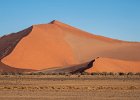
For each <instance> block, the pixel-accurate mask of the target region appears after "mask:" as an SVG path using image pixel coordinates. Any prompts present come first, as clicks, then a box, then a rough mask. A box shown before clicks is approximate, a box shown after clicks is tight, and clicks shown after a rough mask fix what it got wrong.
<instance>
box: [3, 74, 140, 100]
mask: <svg viewBox="0 0 140 100" xmlns="http://www.w3.org/2000/svg"><path fill="white" fill-rule="evenodd" d="M139 94H140V75H139V74H135V75H131V74H129V75H126V74H118V75H117V74H116V75H103V74H100V75H0V100H19V99H20V100H25V99H26V100H93V99H94V100H95V99H99V100H102V99H115V100H116V99H117V100H119V99H121V100H139V99H140V95H139Z"/></svg>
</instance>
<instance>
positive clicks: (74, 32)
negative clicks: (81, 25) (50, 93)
mask: <svg viewBox="0 0 140 100" xmlns="http://www.w3.org/2000/svg"><path fill="white" fill-rule="evenodd" d="M14 38H16V39H14ZM14 38H12V36H10V35H8V36H5V37H2V38H0V52H1V53H0V58H1V62H2V63H3V64H5V65H8V66H11V67H15V68H22V69H35V70H43V69H45V70H46V69H53V68H54V69H56V67H57V68H60V69H63V68H65V67H66V68H69V67H70V66H71V67H73V66H75V67H77V65H79V66H81V64H84V63H87V62H89V63H90V61H92V60H94V59H96V58H98V57H99V60H97V62H96V60H95V62H93V67H92V68H91V69H89V72H92V71H97V70H96V69H98V71H115V72H116V71H121V72H129V71H133V72H139V71H140V66H139V63H140V43H139V42H127V41H121V40H116V39H111V38H107V37H103V36H98V35H93V34H90V33H88V32H84V31H82V30H79V29H77V28H74V27H72V26H69V25H67V24H64V23H61V22H59V21H52V22H51V23H49V24H39V25H33V26H31V27H30V28H28V29H25V30H24V31H21V32H18V33H15V37H14ZM9 40H11V41H9ZM16 40H17V41H16ZM7 41H9V42H7ZM9 47H10V48H9ZM7 48H8V49H7ZM100 59H101V60H100ZM112 59H115V63H112V61H114V60H112ZM110 62H111V66H109V64H110ZM94 63H95V66H94ZM100 63H101V64H100ZM104 64H105V66H104ZM101 65H102V67H101ZM86 66H87V64H86ZM114 66H115V67H114ZM117 66H118V67H117ZM126 66H127V68H126ZM84 67H85V66H84ZM79 68H81V67H79ZM87 68H89V67H87ZM70 69H71V68H70ZM132 69H133V70H132Z"/></svg>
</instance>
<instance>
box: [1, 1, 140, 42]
mask: <svg viewBox="0 0 140 100" xmlns="http://www.w3.org/2000/svg"><path fill="white" fill-rule="evenodd" d="M54 19H55V20H59V21H61V22H64V23H67V24H69V25H72V26H75V27H77V28H80V29H82V30H85V31H88V32H91V33H94V34H97V35H103V36H106V37H111V38H116V39H121V40H128V41H140V0H0V35H1V36H2V35H4V34H8V33H12V32H17V31H20V30H22V29H24V28H27V27H29V26H31V25H32V24H40V23H48V22H50V21H52V20H54Z"/></svg>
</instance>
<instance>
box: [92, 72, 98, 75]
mask: <svg viewBox="0 0 140 100" xmlns="http://www.w3.org/2000/svg"><path fill="white" fill-rule="evenodd" d="M91 75H99V73H97V72H93V73H91Z"/></svg>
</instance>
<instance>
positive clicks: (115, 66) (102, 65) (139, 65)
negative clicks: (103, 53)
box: [86, 58, 140, 73]
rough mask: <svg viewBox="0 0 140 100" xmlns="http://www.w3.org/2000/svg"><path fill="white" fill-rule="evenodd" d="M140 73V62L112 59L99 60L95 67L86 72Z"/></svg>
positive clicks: (96, 61)
mask: <svg viewBox="0 0 140 100" xmlns="http://www.w3.org/2000/svg"><path fill="white" fill-rule="evenodd" d="M138 71H140V61H126V60H117V59H111V58H98V59H96V60H95V62H94V64H93V67H92V68H90V69H87V70H86V72H89V73H91V72H138Z"/></svg>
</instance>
